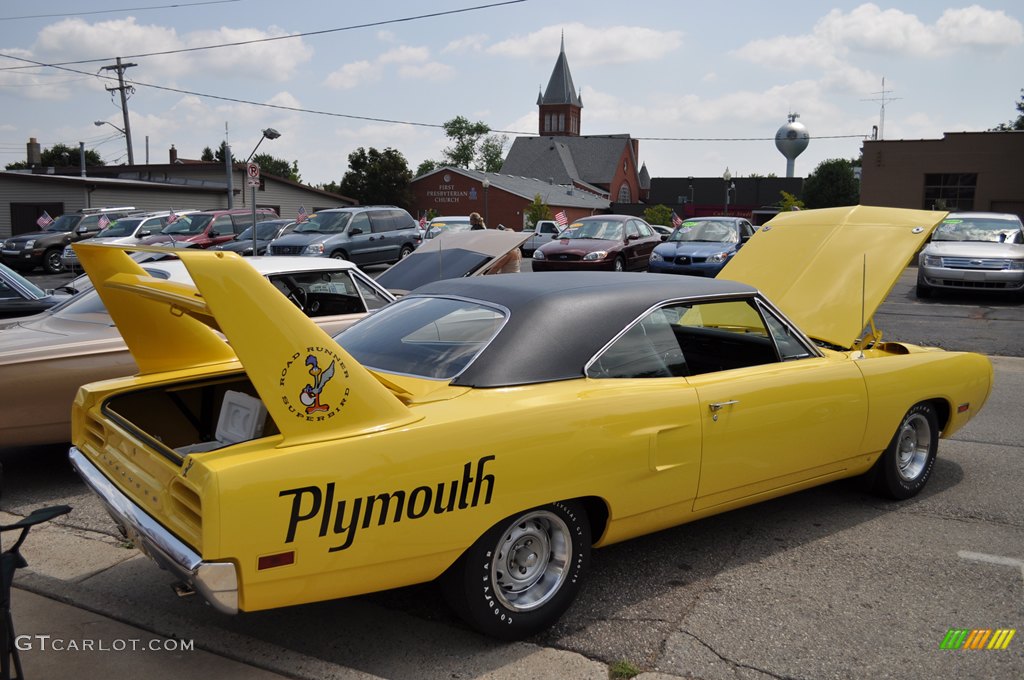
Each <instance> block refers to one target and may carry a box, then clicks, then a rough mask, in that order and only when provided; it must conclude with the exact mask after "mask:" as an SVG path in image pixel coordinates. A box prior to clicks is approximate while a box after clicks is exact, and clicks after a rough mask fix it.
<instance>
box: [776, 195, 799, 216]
mask: <svg viewBox="0 0 1024 680" xmlns="http://www.w3.org/2000/svg"><path fill="white" fill-rule="evenodd" d="M779 193H780V194H782V198H781V199H780V200H779V203H778V206H779V211H780V212H787V211H790V210H803V209H804V202H803V201H801V200H800V199H799V198H797V197H796V196H794V195H793V194H791V193H789V192H788V191H780V192H779Z"/></svg>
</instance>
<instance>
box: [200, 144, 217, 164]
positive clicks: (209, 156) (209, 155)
mask: <svg viewBox="0 0 1024 680" xmlns="http://www.w3.org/2000/svg"><path fill="white" fill-rule="evenodd" d="M213 159H214V156H213V149H211V148H210V147H208V146H204V147H203V154H202V155H201V156H200V157H199V160H201V161H204V162H206V163H212V162H213Z"/></svg>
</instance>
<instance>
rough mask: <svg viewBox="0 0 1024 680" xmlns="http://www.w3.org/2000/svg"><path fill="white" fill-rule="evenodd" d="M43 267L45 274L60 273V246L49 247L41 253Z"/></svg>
mask: <svg viewBox="0 0 1024 680" xmlns="http://www.w3.org/2000/svg"><path fill="white" fill-rule="evenodd" d="M43 269H45V270H46V273H47V274H60V273H61V271H62V268H61V264H60V248H51V249H50V250H47V251H46V254H45V255H43Z"/></svg>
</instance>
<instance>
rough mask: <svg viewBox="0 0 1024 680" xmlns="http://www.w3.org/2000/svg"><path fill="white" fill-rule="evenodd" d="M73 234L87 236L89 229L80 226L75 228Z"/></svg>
mask: <svg viewBox="0 0 1024 680" xmlns="http://www.w3.org/2000/svg"><path fill="white" fill-rule="evenodd" d="M75 233H76V234H87V233H89V227H87V226H85V225H84V224H83V225H82V226H80V227H77V228H76V229H75Z"/></svg>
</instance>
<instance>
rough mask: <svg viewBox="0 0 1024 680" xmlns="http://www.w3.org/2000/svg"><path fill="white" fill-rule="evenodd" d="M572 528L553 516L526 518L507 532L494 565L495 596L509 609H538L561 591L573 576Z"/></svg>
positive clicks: (541, 513) (539, 514)
mask: <svg viewBox="0 0 1024 680" xmlns="http://www.w3.org/2000/svg"><path fill="white" fill-rule="evenodd" d="M571 546H572V540H571V538H570V534H569V527H568V526H567V525H566V524H565V522H563V521H562V520H561V518H559V517H557V516H556V515H554V514H553V513H551V512H548V511H546V510H540V511H537V512H531V513H529V514H526V515H523V516H522V517H520V518H519V519H518V520H516V523H515V524H513V525H512V526H510V527H509V528H508V530H507V531H505V533H504V535H503V536H502V537H501V540H500V541H498V544H497V545H496V546H495V548H494V550H495V556H494V559H493V560H492V562H491V583H493V584H494V595H495V597H496V598H497V599H498V601H499V602H501V604H502V605H504V606H505V607H506V608H507V609H510V610H512V611H516V612H525V611H531V610H533V609H537V608H538V607H540V606H542V605H543V604H545V603H546V602H548V601H549V600H550V599H551V598H552V597H554V596H555V593H557V592H558V591H559V589H560V588H561V587H562V584H563V583H564V582H565V579H566V577H567V576H568V574H569V559H570V553H571V550H572V548H571Z"/></svg>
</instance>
